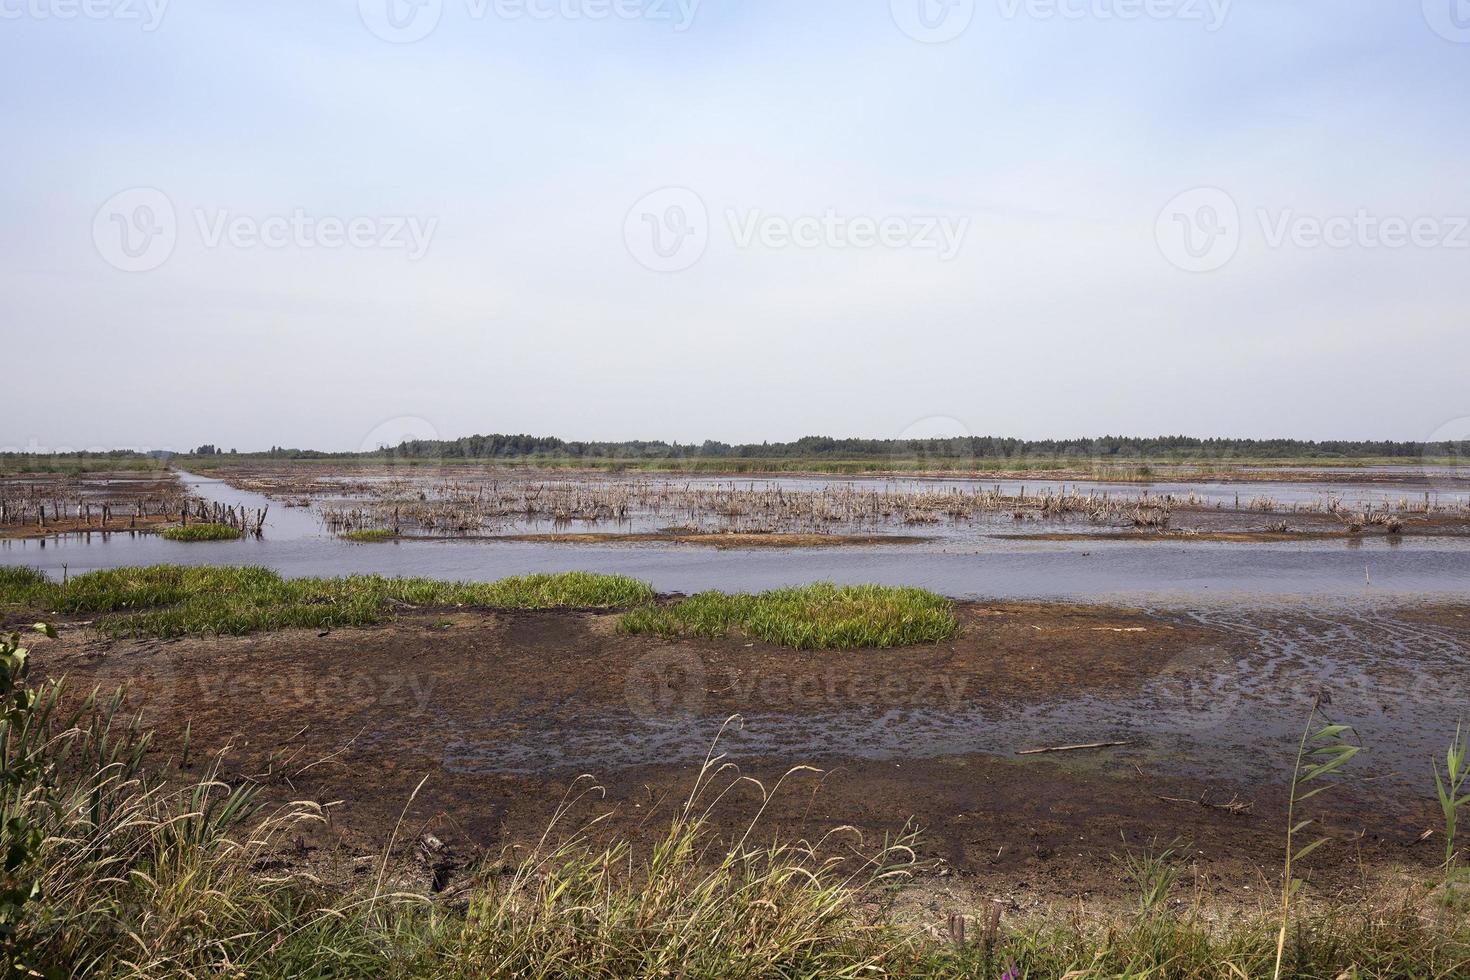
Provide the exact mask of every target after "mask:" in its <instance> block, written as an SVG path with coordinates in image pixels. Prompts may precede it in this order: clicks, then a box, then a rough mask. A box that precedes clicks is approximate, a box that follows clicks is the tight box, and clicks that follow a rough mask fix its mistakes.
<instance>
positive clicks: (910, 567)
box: [0, 474, 1470, 606]
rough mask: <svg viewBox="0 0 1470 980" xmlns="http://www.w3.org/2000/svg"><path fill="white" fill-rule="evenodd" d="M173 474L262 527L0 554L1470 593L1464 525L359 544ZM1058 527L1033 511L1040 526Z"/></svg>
mask: <svg viewBox="0 0 1470 980" xmlns="http://www.w3.org/2000/svg"><path fill="white" fill-rule="evenodd" d="M181 476H182V478H183V479H184V480H185V482H186V483H187V484H188V485H189V486H190V488H191V489H193V490H194V491H195V492H197V493H199V494H200V495H202V496H204V497H206V498H207V499H211V500H217V501H220V502H221V503H225V504H233V505H236V506H243V507H245V508H247V509H251V510H254V509H257V508H261V507H266V506H269V508H270V510H269V514H268V517H267V521H266V527H265V532H266V533H265V536H264V537H263V538H260V539H255V538H245V539H242V540H240V541H220V542H177V541H169V540H166V539H164V538H162V537H160V536H158V535H156V534H131V533H128V532H113V533H109V534H103V533H101V532H92V533H90V534H80V535H67V536H61V537H57V538H50V539H41V540H15V541H0V564H5V565H31V566H34V567H37V568H41V569H43V570H45V571H46V572H48V573H50V574H52V575H54V576H58V577H59V576H60V575H61V573H62V568H63V566H65V567H66V569H67V571H68V572H69V574H72V575H78V574H82V573H84V572H88V571H93V570H96V569H101V568H115V567H118V566H123V565H146V564H156V563H178V564H192V565H212V564H226V565H265V566H267V567H269V568H272V569H275V570H276V571H278V572H280V573H281V574H282V575H286V576H288V577H292V576H307V575H327V576H330V575H346V574H354V573H379V574H385V575H413V576H425V577H431V578H442V579H459V580H469V581H491V580H494V579H498V578H503V577H505V576H507V575H521V574H528V573H533V572H552V571H566V570H585V571H594V572H616V573H621V574H627V575H633V576H636V577H638V578H641V579H644V580H646V581H648V582H650V583H651V584H652V585H653V586H654V587H655V588H656V589H658V590H659V591H661V592H684V593H689V592H697V591H700V590H703V589H724V590H730V591H758V590H762V589H768V588H779V587H782V586H788V585H799V584H803V583H806V582H812V581H824V580H830V581H835V582H843V583H859V582H877V583H880V584H886V585H914V586H922V587H924V588H928V589H932V590H934V591H935V592H938V593H941V594H943V595H948V596H951V597H954V598H957V599H987V598H1000V599H1060V600H1073V601H1100V602H1130V603H1142V604H1160V605H1174V606H1178V605H1197V604H1200V603H1208V604H1219V603H1230V602H1237V601H1246V602H1250V601H1257V600H1262V599H1271V598H1279V597H1296V598H1311V597H1315V598H1318V599H1324V600H1341V599H1353V600H1362V599H1372V600H1382V599H1395V600H1401V601H1417V600H1426V599H1430V600H1450V601H1453V600H1464V599H1466V598H1467V597H1470V539H1465V538H1456V537H1446V536H1440V537H1406V538H1404V539H1402V540H1395V539H1392V538H1388V537H1383V536H1375V537H1367V538H1363V539H1354V540H1316V541H1311V540H1302V541H1294V542H1287V543H1280V544H1277V543H1272V544H1262V543H1250V544H1232V543H1221V542H1209V541H1198V542H1196V541H1188V540H1181V539H1177V538H1176V539H1171V540H1167V541H1152V542H1149V541H1138V542H1133V541H1083V542H1078V541H1061V542H1058V541H1037V540H1025V539H1024V538H1023V539H1012V538H1001V537H997V536H995V534H994V533H992V532H990V531H988V530H987V529H986V527H985V526H983V525H984V522H981V526H978V527H976V526H962V527H959V528H943V529H936V531H937V532H940V531H942V533H935V537H934V539H933V540H930V541H926V542H922V543H919V544H910V545H872V546H862V547H832V548H810V549H792V550H783V549H770V548H767V549H753V550H717V549H713V548H708V547H701V546H697V545H676V544H662V543H654V544H626V545H625V544H551V543H545V542H512V541H453V540H450V541H442V540H435V541H413V540H398V541H394V542H390V543H386V544H370V545H361V544H353V543H351V542H346V541H342V540H341V539H339V538H336V537H334V536H333V535H331V534H330V533H328V532H327V531H326V530H325V529H324V528H323V527H322V525H321V523H320V522H319V521H318V520H317V518H316V517H315V516H314V514H313V513H312V512H311V511H309V510H307V509H305V508H288V507H284V506H282V505H281V504H280V503H279V502H276V501H271V500H269V499H267V498H266V497H264V496H262V495H260V494H255V493H250V492H246V491H242V490H237V489H235V488H233V487H230V486H229V485H228V484H226V483H223V482H222V481H219V480H212V479H209V478H206V477H200V476H196V475H193V474H181ZM725 482H726V483H728V481H725ZM740 482H741V485H744V484H745V483H746V482H748V481H740ZM783 482H792V481H783ZM878 482H885V481H878ZM979 482H982V483H984V481H979ZM886 484H887V485H890V486H891V485H893V481H886ZM985 485H993V483H988V484H985ZM1035 486H1038V485H1037V484H1030V485H1028V489H1031V488H1033V487H1035ZM1069 486H1071V484H1069ZM1262 487H1263V489H1266V490H1268V491H1269V493H1271V494H1272V495H1275V496H1277V497H1278V499H1280V498H1284V497H1285V496H1286V494H1285V492H1284V491H1283V488H1282V487H1281V486H1279V485H1271V486H1269V487H1267V485H1262ZM1113 489H1114V490H1116V489H1117V488H1116V487H1115V488H1113ZM1195 489H1196V490H1198V488H1195ZM1288 489H1290V488H1288ZM1297 489H1298V490H1299V489H1300V488H1297ZM1351 489H1360V488H1349V490H1351ZM1185 492H1187V490H1186V491H1185ZM1337 492H1340V493H1343V494H1344V496H1347V495H1348V493H1347V491H1344V490H1338V491H1337ZM1385 492H1386V493H1388V494H1389V495H1394V494H1396V493H1397V491H1385ZM1232 494H1233V491H1232ZM1242 497H1243V498H1244V494H1242ZM1001 523H1002V524H1004V523H1008V522H1001ZM998 526H999V525H998ZM1030 526H1031V527H1036V526H1037V525H1035V524H1032V525H1030ZM1058 527H1059V525H1057V524H1051V523H1048V524H1045V525H1044V529H1046V530H1054V529H1057V528H1058ZM920 533H926V534H927V533H931V529H928V528H923V529H920Z"/></svg>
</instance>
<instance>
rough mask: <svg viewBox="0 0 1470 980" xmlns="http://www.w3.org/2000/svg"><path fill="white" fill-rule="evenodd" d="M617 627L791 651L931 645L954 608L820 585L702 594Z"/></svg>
mask: <svg viewBox="0 0 1470 980" xmlns="http://www.w3.org/2000/svg"><path fill="white" fill-rule="evenodd" d="M619 628H620V629H621V630H622V631H623V632H625V633H631V634H642V633H652V634H654V635H656V636H662V637H665V638H670V639H672V638H675V637H681V636H700V637H707V638H717V637H722V636H726V635H728V634H729V633H730V632H731V631H732V630H738V631H739V632H741V633H742V634H744V635H745V636H748V637H752V638H754V639H759V640H765V641H766V642H768V643H776V644H779V645H781V646H785V647H792V648H794V649H797V650H828V649H838V650H847V649H853V648H858V647H866V648H879V649H881V648H885V647H899V646H910V645H913V644H917V643H937V642H939V641H940V640H947V639H949V638H950V637H952V636H954V635H955V632H956V630H957V629H958V628H959V627H958V623H957V622H956V620H955V616H954V606H953V604H952V603H951V602H950V601H949V600H948V599H945V598H944V597H942V596H938V595H935V594H934V593H932V592H927V591H925V590H924V589H908V588H891V587H889V586H882V585H844V586H838V585H833V584H831V583H830V582H821V583H817V584H815V585H806V586H802V587H800V588H794V589H777V590H776V591H773V592H762V593H760V594H759V595H730V594H727V593H724V592H701V593H699V594H698V595H695V596H691V597H689V598H688V599H685V600H683V601H681V602H677V603H673V604H671V605H667V606H646V607H643V608H640V609H635V610H633V611H632V612H629V613H628V614H627V615H625V616H624V617H623V619H622V622H621V623H620V624H619Z"/></svg>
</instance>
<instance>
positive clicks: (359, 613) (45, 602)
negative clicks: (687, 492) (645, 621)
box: [0, 565, 654, 638]
mask: <svg viewBox="0 0 1470 980" xmlns="http://www.w3.org/2000/svg"><path fill="white" fill-rule="evenodd" d="M653 597H654V596H653V589H652V588H651V587H650V586H648V585H647V584H645V583H643V582H639V581H637V580H636V579H631V578H627V577H625V576H622V575H595V574H592V573H590V572H562V573H559V574H555V575H526V576H520V577H515V578H506V579H501V580H500V581H498V582H441V581H435V580H433V579H422V578H386V577H384V576H381V575H351V576H347V577H345V578H298V579H284V578H282V577H281V576H280V575H278V574H277V573H275V572H273V571H271V570H270V569H268V568H260V567H253V566H245V567H238V568H237V567H218V566H213V567H212V566H198V567H190V566H182V565H153V566H149V567H146V568H114V569H106V570H103V571H97V572H89V573H87V574H85V575H79V576H77V577H76V578H74V579H72V580H71V581H70V582H68V583H67V584H66V585H65V586H63V585H61V584H60V583H57V582H53V581H52V580H50V579H49V578H47V577H46V576H45V575H44V574H42V573H41V572H38V571H36V570H34V569H26V568H11V569H0V610H7V609H13V610H15V611H16V612H22V611H23V612H24V613H25V614H26V615H27V616H34V617H37V618H44V617H46V616H51V615H54V614H61V615H87V616H94V617H96V619H95V625H96V626H97V628H98V629H101V630H102V631H103V632H105V633H108V634H109V635H112V636H135V637H159V638H168V637H176V636H193V635H201V634H211V633H212V634H220V635H234V636H240V635H244V634H247V633H258V632H263V631H266V630H275V629H287V628H291V627H310V628H313V629H325V628H332V627H340V626H372V625H375V624H377V623H381V622H386V621H387V620H389V619H391V618H393V615H394V614H395V612H398V611H400V610H406V609H412V608H424V607H447V606H467V607H485V608H499V609H552V608H579V609H587V608H603V609H611V608H622V607H629V606H635V605H638V604H640V603H647V602H651V601H652V600H653Z"/></svg>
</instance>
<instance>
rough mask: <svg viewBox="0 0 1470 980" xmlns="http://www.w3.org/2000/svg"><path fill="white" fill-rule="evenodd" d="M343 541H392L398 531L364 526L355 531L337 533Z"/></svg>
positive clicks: (374, 542)
mask: <svg viewBox="0 0 1470 980" xmlns="http://www.w3.org/2000/svg"><path fill="white" fill-rule="evenodd" d="M337 537H339V538H341V539H342V540H343V541H355V542H357V543H358V544H376V543H378V542H381V541H392V540H394V539H395V538H397V537H398V532H397V531H394V530H391V529H390V528H386V527H365V528H359V529H358V530H356V531H343V532H342V533H341V534H339V535H337Z"/></svg>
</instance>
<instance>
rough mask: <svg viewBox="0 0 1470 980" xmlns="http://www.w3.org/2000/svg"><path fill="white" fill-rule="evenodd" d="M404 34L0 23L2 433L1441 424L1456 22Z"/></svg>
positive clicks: (927, 21) (433, 3) (1350, 0)
mask: <svg viewBox="0 0 1470 980" xmlns="http://www.w3.org/2000/svg"><path fill="white" fill-rule="evenodd" d="M418 2H419V3H420V4H422V6H420V7H414V6H411V5H410V3H409V2H408V0H361V2H359V0H315V2H312V0H252V2H248V3H246V2H239V0H237V2H233V3H227V2H223V0H172V2H168V3H167V4H166V6H161V5H162V4H163V0H0V105H3V109H0V132H3V134H4V143H3V146H4V150H3V153H0V214H3V222H0V324H3V345H0V356H3V357H4V363H5V365H6V370H5V393H4V410H3V421H0V447H15V446H19V447H25V446H31V445H33V446H37V447H40V448H58V447H93V446H113V445H115V446H169V447H175V448H178V447H188V446H190V445H193V444H195V443H198V442H205V441H208V442H216V443H220V444H223V445H224V446H227V447H228V446H238V447H239V448H241V449H247V448H262V447H264V446H267V445H269V444H272V443H283V444H290V445H303V446H316V447H322V448H337V449H356V448H359V447H360V446H364V445H368V446H370V445H371V444H373V443H376V442H378V441H385V440H386V441H396V438H397V437H398V436H400V435H403V434H411V435H428V434H433V433H439V434H442V435H444V436H453V435H461V434H466V433H470V432H488V431H530V432H535V433H541V434H557V435H562V436H565V437H568V438H614V439H617V438H634V437H637V438H664V439H680V440H692V439H703V438H706V437H709V438H719V439H726V440H749V439H762V438H770V439H786V438H792V437H796V436H801V435H804V434H812V433H823V434H831V435H865V436H873V437H891V436H900V435H903V434H912V433H914V432H916V431H919V432H944V433H950V432H962V431H970V432H974V433H977V434H1006V435H1016V436H1026V437H1044V436H1071V435H1092V434H1100V433H1104V432H1128V433H1138V434H1143V433H1157V432H1188V433H1193V434H1199V435H1210V434H1218V435H1242V436H1246V435H1258V436H1265V435H1293V436H1302V437H1315V438H1327V437H1385V438H1405V439H1423V438H1428V437H1430V436H1431V435H1433V434H1435V433H1436V432H1440V431H1442V429H1443V427H1444V426H1445V425H1446V424H1447V423H1451V424H1452V425H1455V424H1458V425H1460V426H1461V427H1462V428H1463V427H1464V425H1463V423H1452V420H1455V419H1464V418H1465V417H1467V416H1470V383H1467V366H1470V230H1467V228H1466V226H1465V216H1467V215H1470V179H1467V174H1470V125H1467V118H1470V117H1467V108H1466V107H1467V104H1470V3H1467V2H1465V0H1426V3H1425V4H1424V5H1423V7H1422V9H1421V4H1420V2H1419V0H1297V2H1287V0H1235V2H1233V3H1227V2H1225V0H1213V2H1211V0H1050V2H1049V0H1030V2H1026V0H973V2H971V0H892V2H890V0H779V2H777V0H743V2H732V0H704V2H702V3H698V4H695V3H694V0H500V2H498V3H497V2H495V0H418ZM390 3H391V4H392V5H393V7H392V9H390V8H389V7H388V5H389V4H390ZM946 3H948V4H949V5H948V6H946ZM419 35H422V36H421V37H419V39H418V40H416V41H411V38H413V37H417V36H419ZM665 188H675V190H663V189H665ZM1200 188H1206V189H1207V190H1199V189H1200ZM656 192H661V193H656ZM1187 192H1188V193H1187ZM650 195H651V196H650ZM1179 195H1184V196H1182V197H1180V196H1179ZM323 222H324V223H323ZM1323 235H1325V236H1326V239H1328V240H1329V241H1330V242H1331V243H1330V244H1329V243H1327V242H1324V241H1323V240H1321V238H1322V236H1323ZM1186 236H1187V237H1186ZM262 238H264V239H266V240H267V241H262ZM349 239H351V240H349ZM793 239H794V240H795V241H793ZM796 242H799V243H800V244H797V243H796ZM1464 434H1465V433H1463V432H1460V433H1457V435H1459V436H1460V437H1463V436H1464Z"/></svg>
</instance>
